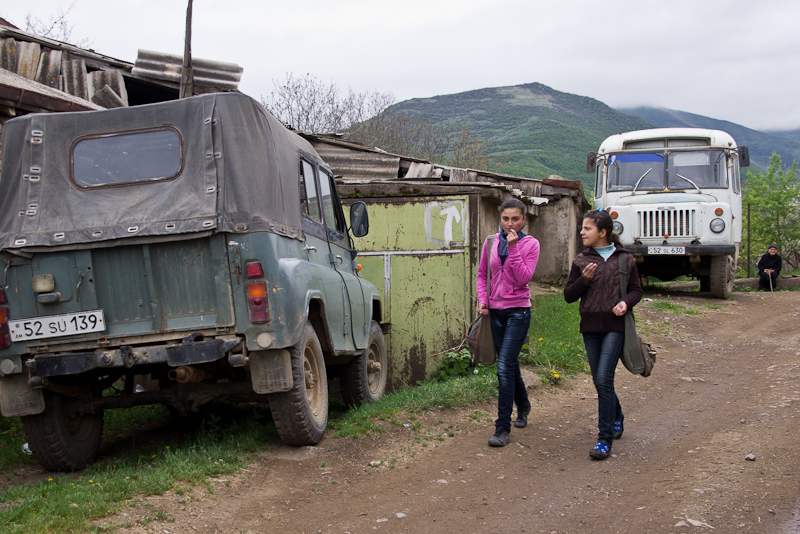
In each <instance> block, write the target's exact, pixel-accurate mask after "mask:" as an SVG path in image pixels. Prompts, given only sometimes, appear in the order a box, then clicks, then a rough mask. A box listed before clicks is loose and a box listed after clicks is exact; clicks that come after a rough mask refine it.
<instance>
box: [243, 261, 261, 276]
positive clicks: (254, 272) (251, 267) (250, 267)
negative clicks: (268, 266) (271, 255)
mask: <svg viewBox="0 0 800 534" xmlns="http://www.w3.org/2000/svg"><path fill="white" fill-rule="evenodd" d="M247 278H264V268H263V267H261V262H260V261H256V262H253V263H248V264H247Z"/></svg>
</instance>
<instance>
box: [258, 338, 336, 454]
mask: <svg viewBox="0 0 800 534" xmlns="http://www.w3.org/2000/svg"><path fill="white" fill-rule="evenodd" d="M289 353H290V354H291V356H292V379H293V381H294V385H293V387H292V389H291V391H287V392H286V393H273V394H271V395H270V396H269V407H270V411H271V412H272V419H273V420H274V421H275V426H276V427H277V429H278V435H279V436H280V437H281V440H283V442H284V443H286V444H287V445H316V444H317V443H319V442H320V440H321V439H322V435H323V434H324V433H325V427H326V426H328V377H327V374H326V371H325V360H324V358H323V357H322V346H321V345H320V343H319V338H318V337H317V333H316V332H314V328H313V327H312V326H311V324H309V323H307V324H306V326H305V328H304V329H303V335H302V337H301V338H300V341H298V342H297V344H296V345H295V346H293V347H291V348H290V349H289Z"/></svg>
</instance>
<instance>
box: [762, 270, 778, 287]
mask: <svg viewBox="0 0 800 534" xmlns="http://www.w3.org/2000/svg"><path fill="white" fill-rule="evenodd" d="M770 277H771V278H772V289H776V288H777V287H778V273H776V272H775V271H772V272H771V273H769V274H767V273H764V272H762V273H761V274H760V275H758V289H764V290H767V291H769V279H770Z"/></svg>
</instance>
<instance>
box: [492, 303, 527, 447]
mask: <svg viewBox="0 0 800 534" xmlns="http://www.w3.org/2000/svg"><path fill="white" fill-rule="evenodd" d="M489 318H490V319H491V321H492V323H491V324H492V337H494V346H495V348H496V349H497V382H498V395H497V420H496V421H495V422H494V425H495V428H496V429H497V430H500V429H505V430H507V431H509V432H510V431H511V412H512V410H513V409H514V404H516V405H517V410H527V409H529V408H530V407H531V403H530V401H529V400H528V391H527V390H526V389H525V382H523V381H522V374H521V373H520V369H519V351H520V350H521V349H522V344H523V343H524V342H525V336H527V335H528V329H529V328H530V326H531V309H530V308H506V309H505V310H489Z"/></svg>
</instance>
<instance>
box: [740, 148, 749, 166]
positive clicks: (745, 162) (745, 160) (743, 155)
mask: <svg viewBox="0 0 800 534" xmlns="http://www.w3.org/2000/svg"><path fill="white" fill-rule="evenodd" d="M738 150H739V167H749V166H750V150H748V149H747V147H746V146H740V147H739V149H738Z"/></svg>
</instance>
